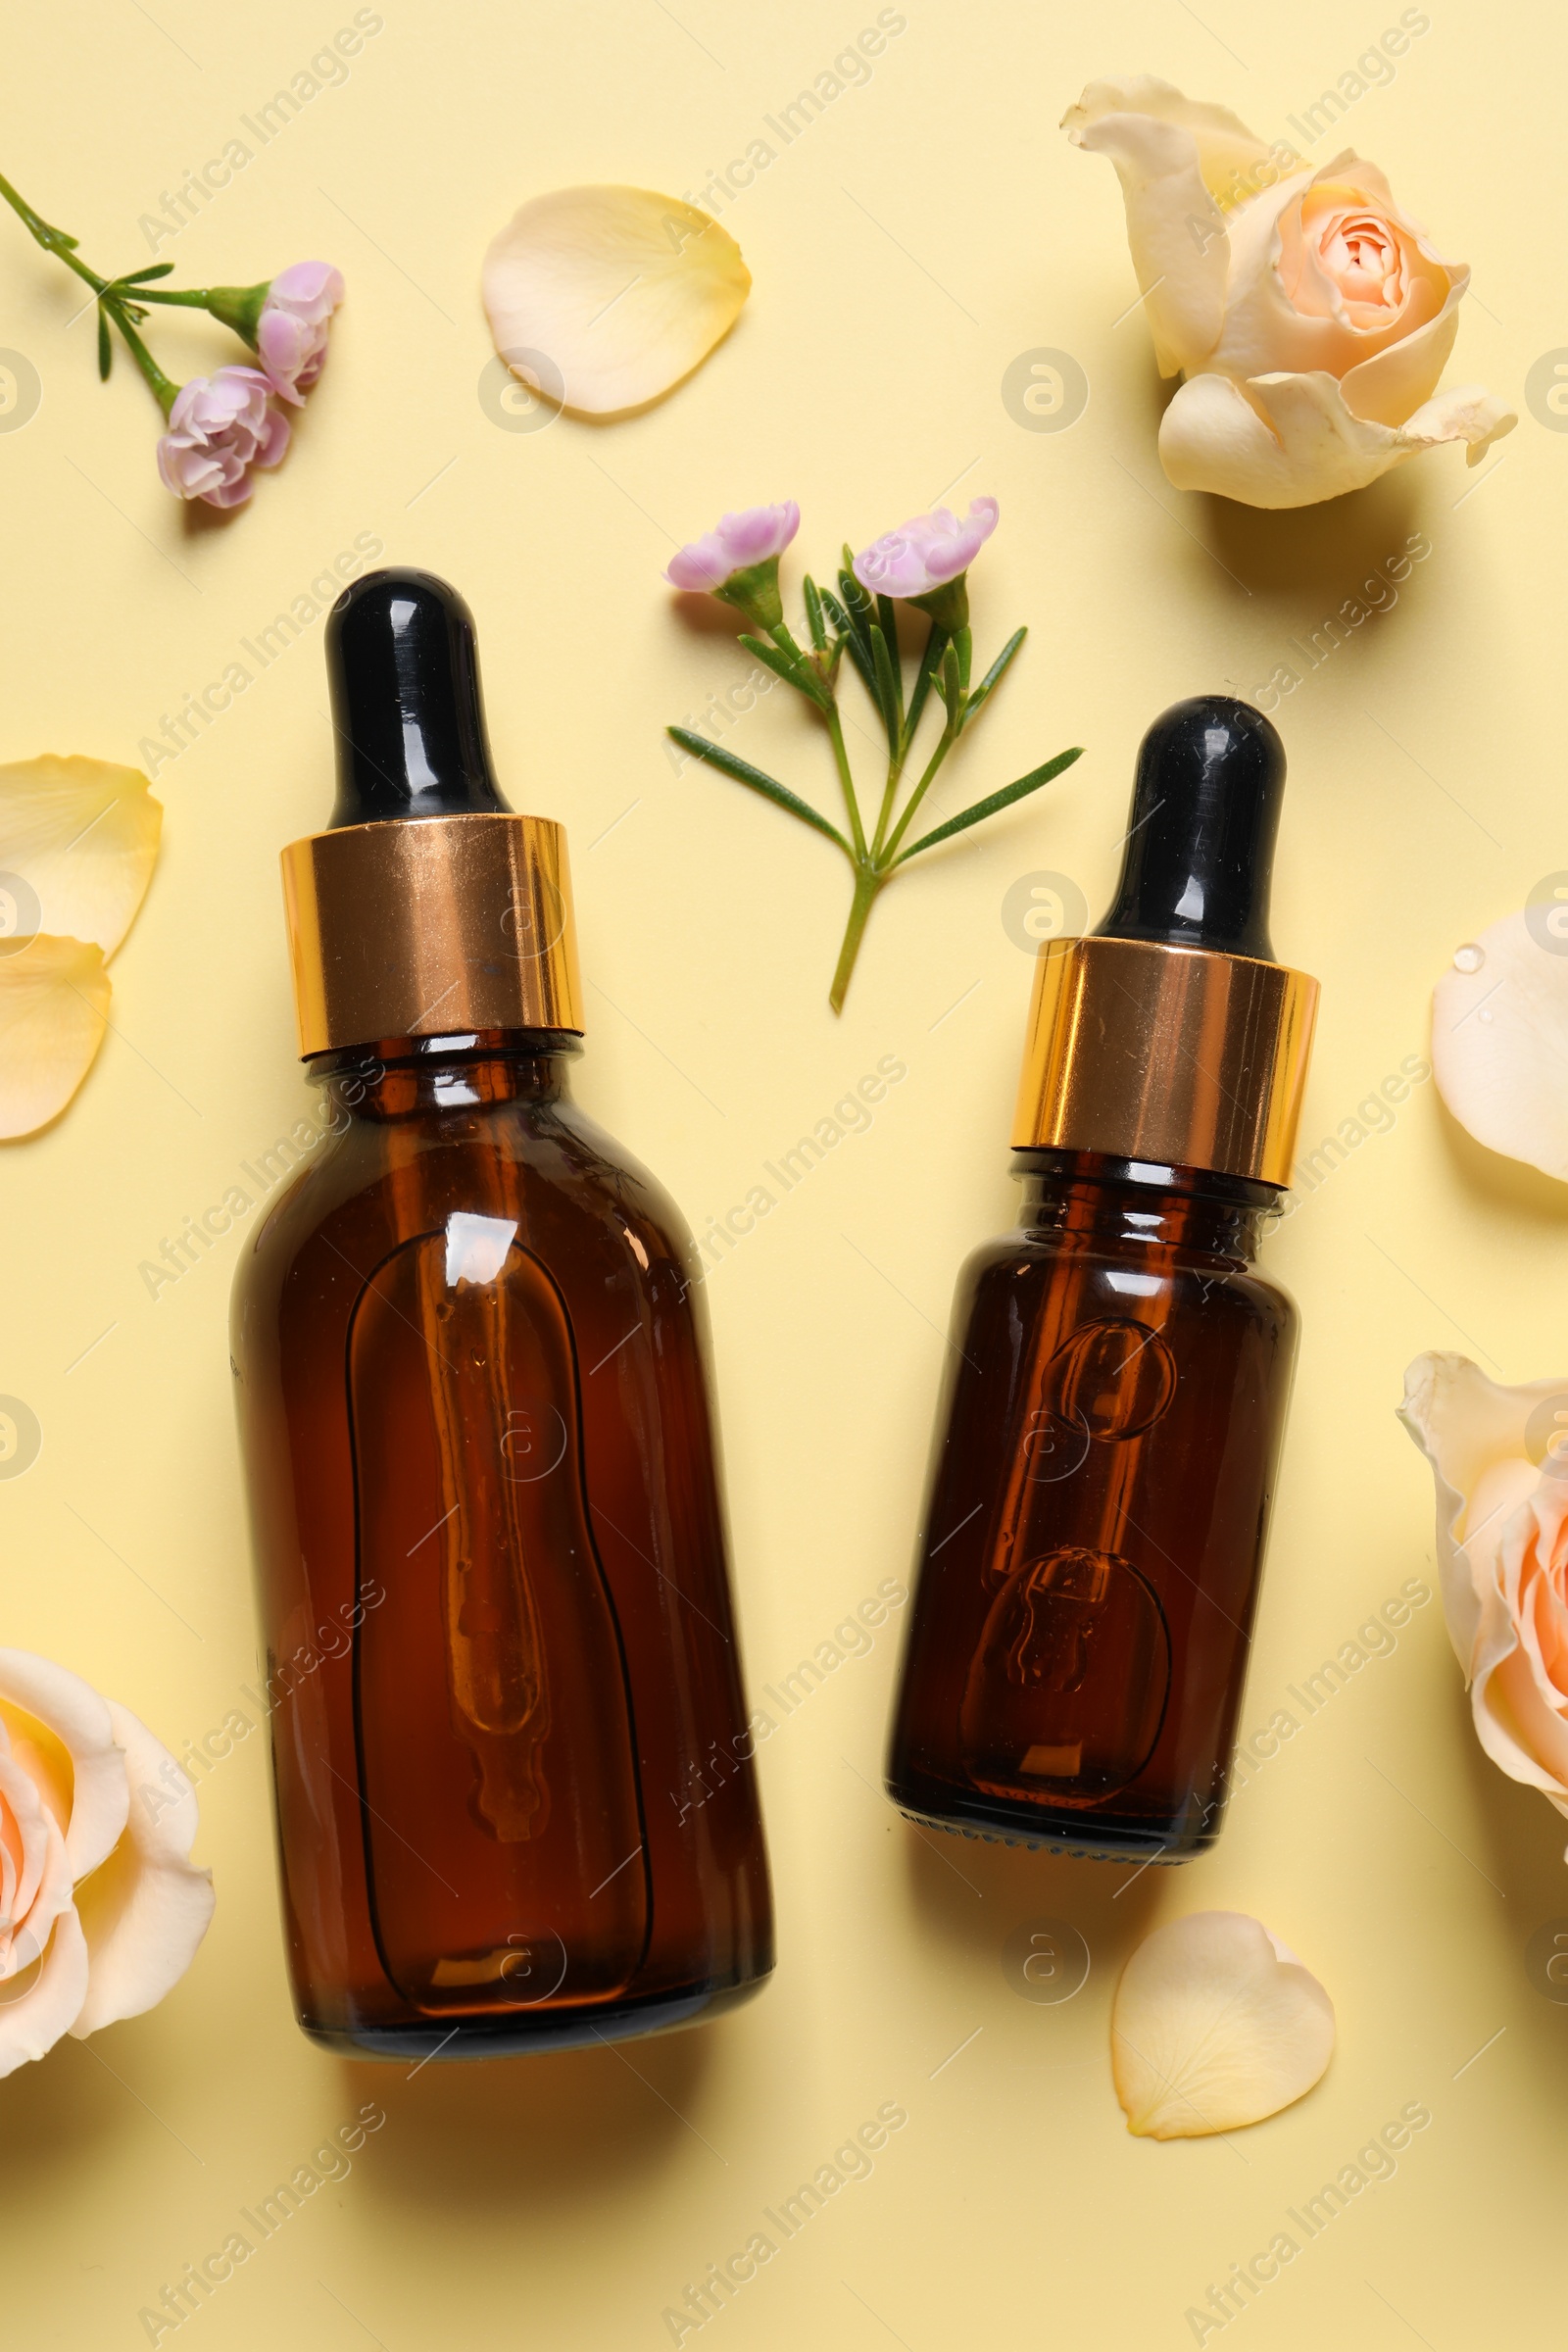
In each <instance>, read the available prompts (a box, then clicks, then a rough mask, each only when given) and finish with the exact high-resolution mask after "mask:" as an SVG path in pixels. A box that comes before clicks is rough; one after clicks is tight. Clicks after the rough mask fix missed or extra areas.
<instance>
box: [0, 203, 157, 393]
mask: <svg viewBox="0 0 1568 2352" xmlns="http://www.w3.org/2000/svg"><path fill="white" fill-rule="evenodd" d="M0 196H3V197H4V198H5V200H6V202H7V204H9V205H10V207H11V209H12V211H13V212H14V213H15V214H16V216H17V218H18V219H19V220H20V221H21V222H22V224H23V226H24V228H25V229H26V231H27V233H28V235H29V236H31V237H32V238H33V239H34V240H35V241H36V242H37V243H38V244H39V245H41V246H42V247H43V249H44V251H45V253H52V254H53V255H54V256H55V258H56V260H57V261H62V262H64V263H65V265H66V268H67V269H68V270H74V271H75V273H76V275H77V276H78V277H79V278H80V279H82V281H83V282H84V284H86V285H89V286H91V288H92V290H93V292H94V294H96V295H97V297H98V301H99V303H100V305H101V307H102V308H103V309H104V310H105V311H106V312H107V313H108V315H109V317H110V318H111V319H113V320H114V322H115V324H116V326H117V327H119V329H120V332H121V334H122V335H123V338H124V342H125V348H126V349H127V350H128V352H129V353H130V356H131V358H132V359H133V360H134V361H135V363H136V365H137V367H138V368H140V369H141V371H142V374H143V375H144V376H145V377H146V378H147V381H148V383H149V385H150V386H151V388H152V393H153V397H154V399H155V400H156V401H157V403H158V405H159V407H160V408H161V409H162V410H163V412H164V415H165V416H166V417H167V416H168V415H169V412H170V410H171V409H172V407H173V405H174V396H175V394H176V393H177V392H178V390H179V386H178V385H177V384H176V383H173V382H172V380H171V379H170V377H168V376H167V375H166V374H165V373H164V371H163V369H162V368H160V367H159V365H158V362H157V361H156V360H155V359H154V358H153V355H152V353H151V352H150V351H149V350H148V348H147V346H146V344H145V343H144V342H143V341H142V339H141V337H140V335H138V334H137V332H136V329H135V327H134V326H133V325H132V324H131V320H130V316H129V306H128V304H127V302H126V299H125V297H124V296H123V294H121V293H120V292H118V291H117V290H116V281H115V280H114V279H113V278H108V277H100V276H99V274H98V272H97V270H89V269H88V267H87V265H86V263H85V262H84V261H83V260H82V259H81V258H80V256H79V255H78V253H77V252H76V249H75V248H76V240H75V238H74V237H72V236H68V235H67V234H66V231H65V230H64V229H63V228H54V227H51V225H50V223H49V222H48V221H45V220H44V219H43V218H42V216H41V215H40V214H38V213H35V212H34V211H33V209H32V207H31V205H30V204H28V203H27V202H26V201H25V198H24V197H22V196H19V195H18V193H17V191H16V189H15V188H14V187H13V186H12V185H11V182H10V180H9V179H7V178H6V177H5V176H4V175H3V174H0Z"/></svg>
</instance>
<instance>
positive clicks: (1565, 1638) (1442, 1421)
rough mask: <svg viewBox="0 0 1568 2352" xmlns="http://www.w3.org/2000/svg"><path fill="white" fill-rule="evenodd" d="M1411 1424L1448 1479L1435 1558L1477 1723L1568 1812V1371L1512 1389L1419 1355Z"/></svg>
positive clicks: (1496, 1757) (1471, 1367)
mask: <svg viewBox="0 0 1568 2352" xmlns="http://www.w3.org/2000/svg"><path fill="white" fill-rule="evenodd" d="M1399 1419H1400V1420H1401V1421H1402V1422H1403V1423H1404V1426H1405V1428H1406V1429H1407V1430H1408V1431H1409V1433H1410V1435H1411V1437H1412V1438H1414V1440H1415V1442H1416V1444H1417V1445H1418V1446H1420V1448H1421V1450H1422V1452H1423V1453H1424V1454H1425V1455H1426V1457H1427V1460H1428V1461H1429V1462H1430V1463H1431V1464H1432V1472H1433V1476H1434V1478H1435V1479H1436V1481H1437V1489H1438V1567H1439V1572H1440V1576H1441V1580H1442V1586H1443V1607H1444V1613H1445V1615H1446V1618H1447V1621H1448V1634H1449V1637H1450V1639H1451V1641H1452V1642H1453V1646H1454V1649H1455V1650H1456V1651H1457V1653H1458V1658H1459V1663H1460V1665H1461V1666H1462V1667H1463V1668H1464V1671H1465V1680H1466V1682H1467V1683H1468V1684H1469V1687H1470V1705H1471V1709H1472V1711H1473V1713H1474V1716H1475V1725H1476V1734H1477V1737H1478V1738H1479V1739H1480V1741H1481V1744H1482V1746H1483V1747H1484V1748H1485V1749H1486V1751H1487V1753H1488V1755H1489V1756H1490V1757H1491V1758H1492V1760H1493V1762H1494V1763H1495V1764H1498V1765H1500V1766H1501V1768H1502V1770H1503V1771H1504V1772H1505V1773H1506V1774H1507V1775H1508V1777H1509V1779H1510V1780H1514V1781H1523V1782H1524V1783H1525V1785H1526V1786H1527V1787H1528V1788H1531V1789H1541V1790H1542V1792H1543V1794H1544V1795H1545V1796H1547V1797H1549V1798H1550V1800H1551V1802H1552V1803H1553V1804H1554V1805H1555V1806H1556V1808H1557V1810H1558V1812H1559V1813H1562V1814H1568V1381H1562V1380H1535V1381H1530V1382H1527V1383H1526V1384H1525V1386H1524V1387H1522V1388H1505V1387H1502V1386H1501V1385H1499V1383H1498V1382H1496V1381H1495V1380H1489V1379H1488V1377H1487V1375H1486V1373H1485V1372H1483V1371H1482V1370H1481V1369H1480V1367H1479V1366H1478V1365H1476V1364H1473V1363H1471V1361H1470V1360H1469V1358H1468V1356H1463V1355H1438V1354H1434V1355H1418V1356H1417V1357H1416V1360H1415V1362H1414V1363H1413V1364H1412V1365H1411V1366H1410V1368H1409V1370H1408V1371H1407V1372H1406V1374H1405V1376H1404V1402H1403V1403H1402V1404H1401V1405H1400V1407H1399Z"/></svg>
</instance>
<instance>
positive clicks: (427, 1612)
mask: <svg viewBox="0 0 1568 2352" xmlns="http://www.w3.org/2000/svg"><path fill="white" fill-rule="evenodd" d="M327 665H328V670H329V673H330V679H331V688H332V714H333V721H334V727H335V731H336V737H337V749H338V798H337V805H336V807H335V809H334V810H333V813H332V821H331V825H330V827H329V829H328V830H327V831H326V832H324V833H319V834H315V835H312V836H311V837H310V838H309V839H307V840H304V841H298V842H295V843H294V844H293V846H292V847H291V848H290V849H288V850H286V851H285V852H284V856H283V880H284V896H285V902H286V907H287V912H288V923H289V939H290V948H291V952H292V956H293V960H294V976H295V987H296V995H297V1000H298V1007H299V1020H300V1047H301V1053H302V1054H303V1056H304V1057H305V1059H306V1060H307V1061H308V1062H309V1064H310V1066H311V1069H312V1072H313V1075H315V1076H316V1077H318V1078H319V1080H320V1081H321V1083H322V1084H323V1086H324V1088H325V1090H326V1092H327V1094H328V1096H329V1098H330V1103H331V1119H330V1130H331V1131H330V1133H329V1136H328V1138H327V1140H326V1142H325V1143H324V1144H322V1145H321V1146H320V1147H319V1149H318V1150H317V1152H316V1153H315V1155H314V1157H313V1159H312V1160H311V1162H310V1164H309V1165H308V1166H307V1167H306V1168H304V1169H303V1170H302V1171H301V1172H300V1173H298V1174H297V1175H296V1177H295V1179H294V1181H293V1183H292V1185H291V1186H290V1188H289V1189H288V1191H287V1192H286V1193H284V1194H282V1195H280V1196H279V1197H278V1199H277V1201H275V1203H274V1204H273V1205H272V1206H271V1207H270V1209H269V1212H268V1214H267V1216H266V1218H265V1220H264V1221H263V1222H262V1224H261V1226H260V1228H259V1230H258V1232H257V1234H256V1236H255V1240H254V1243H253V1244H252V1246H251V1247H250V1248H249V1249H248V1250H247V1251H246V1254H245V1258H244V1261H243V1263H242V1265H241V1268H240V1271H239V1275H238V1278H237V1281H236V1284H235V1293H234V1307H233V1324H232V1331H233V1340H232V1346H233V1364H234V1372H235V1377H236V1381H237V1384H238V1387H237V1395H238V1401H239V1419H240V1430H241V1437H242V1441H243V1446H244V1451H245V1459H246V1467H247V1471H248V1477H249V1486H250V1495H251V1503H252V1515H253V1521H254V1528H255V1549H256V1559H257V1578H258V1590H259V1597H260V1609H261V1617H262V1624H263V1630H264V1634H265V1639H266V1644H267V1677H268V1683H267V1698H268V1706H269V1713H270V1730H271V1746H272V1757H273V1766H274V1781H275V1791H276V1801H277V1821H278V1834H279V1846H280V1859H281V1870H282V1881H283V1897H284V1911H285V1924H286V1931H287V1941H288V1953H289V1963H290V1968H291V1972H292V1976H293V1983H294V1991H295V1998H296V2004H297V2008H298V2014H299V2019H300V2023H301V2024H302V2025H303V2027H304V2028H305V2030H306V2032H307V2033H309V2034H313V2035H314V2036H316V2037H317V2038H318V2039H319V2040H321V2041H324V2042H327V2043H329V2044H331V2045H332V2046H334V2047H337V2048H341V2049H344V2050H347V2051H353V2052H358V2053H362V2054H363V2053H365V2052H369V2053H371V2054H374V2055H378V2056H383V2057H413V2058H417V2059H419V2058H423V2057H427V2056H435V2055H437V2054H439V2055H440V2056H441V2057H443V2058H459V2057H484V2056H489V2055H495V2054H504V2053H507V2052H510V2051H514V2050H521V2049H527V2048H536V2047H541V2046H548V2045H551V2044H557V2045H559V2044H561V2043H564V2042H573V2041H591V2040H594V2039H600V2040H610V2039H614V2038H617V2037H620V2036H624V2035H627V2034H646V2033H652V2032H655V2031H658V2030H660V2029H661V2028H664V2027H669V2026H675V2025H684V2024H690V2023H692V2022H694V2021H696V2020H697V2019H700V2018H709V2017H711V2016H713V2015H714V2014H715V2013H716V2012H717V2011H718V2010H719V2009H721V2008H722V2007H724V2006H726V2005H727V2004H729V2003H731V2002H733V2001H735V2000H736V1999H738V1998H739V1997H741V1996H742V1995H743V1994H744V1993H745V1992H746V1991H747V1990H749V1989H751V1988H754V1987H755V1986H756V1985H757V1984H758V1983H759V1981H760V1979H761V1978H762V1977H764V1976H765V1975H766V1973H767V1971H768V1969H769V1968H770V1967H771V1965H772V1950H773V1946H772V1914H771V1905H770V1897H769V1890H768V1878H767V1864H766V1858H765V1855H764V1852H763V1845H762V1832H761V1823H760V1816H759V1811H758V1798H757V1786H756V1775H755V1768H754V1766H753V1763H752V1760H751V1747H750V1740H749V1738H748V1733H747V1714H746V1708H745V1703H744V1699H743V1695H742V1685H741V1677H740V1666H739V1657H738V1650H737V1643H736V1637H735V1628H734V1623H733V1619H732V1614H731V1607H730V1593H729V1581H728V1571H727V1567H726V1561H725V1537H724V1525H723V1512H722V1506H721V1501H720V1495H719V1484H718V1474H717V1465H716V1440H715V1433H714V1428H713V1421H712V1414H711V1406H710V1402H709V1387H708V1372H707V1361H706V1336H705V1330H704V1321H703V1314H702V1294H701V1292H700V1291H694V1290H693V1288H692V1284H691V1277H690V1271H689V1269H690V1262H691V1245H690V1241H689V1237H688V1236H687V1233H686V1231H685V1228H684V1227H683V1225H682V1223H681V1221H680V1217H679V1215H678V1212H677V1211H676V1210H675V1208H674V1207H673V1205H672V1203H671V1202H670V1201H668V1200H667V1199H666V1198H665V1197H664V1195H663V1194H662V1192H661V1191H660V1189H659V1187H658V1186H657V1185H656V1184H655V1183H654V1182H653V1180H652V1178H651V1177H649V1176H648V1175H647V1174H646V1173H645V1172H644V1171H643V1170H642V1169H641V1168H639V1167H638V1166H637V1164H636V1162H635V1161H634V1160H632V1159H631V1158H630V1156H629V1155H628V1154H627V1153H625V1152H622V1151H621V1150H620V1149H619V1148H618V1147H617V1146H616V1145H615V1144H614V1143H613V1142H612V1141H611V1139H610V1138H609V1137H608V1136H606V1135H604V1134H603V1133H602V1132H601V1131H600V1130H599V1129H598V1128H597V1127H595V1126H594V1125H593V1123H592V1122H591V1121H590V1120H589V1119H587V1118H585V1117H584V1116H583V1114H582V1113H581V1111H579V1110H577V1109H576V1108H575V1107H574V1105H573V1103H572V1102H571V1098H570V1093H569V1088H568V1080H567V1071H568V1064H569V1061H570V1059H571V1057H572V1056H573V1055H574V1054H576V1053H577V1052H578V1050H579V1043H580V1034H581V1030H582V1026H583V1023H582V1015H581V1011H580V1008H579V1007H580V986H579V982H578V977H577V960H576V949H575V945H574V938H573V928H572V913H571V902H570V886H569V883H568V881H567V875H566V849H565V840H564V835H563V833H562V831H561V828H560V827H559V826H558V825H556V824H553V823H551V822H549V821H548V820H546V819H544V818H540V817H533V816H520V815H515V814H514V813H513V811H512V810H511V809H510V808H509V807H508V804H507V803H506V801H505V800H504V799H503V798H502V797H501V794H500V792H499V790H498V789H497V786H496V782H495V777H494V773H493V770H492V767H491V760H490V751H489V745H488V743H487V740H486V736H485V727H484V719H483V714H482V710H481V704H480V696H479V676H478V665H477V657H476V652H475V646H474V634H473V623H472V619H471V617H470V615H469V613H468V611H467V608H466V605H465V604H464V603H463V600H462V599H461V598H460V597H459V596H458V595H457V594H456V593H455V592H454V591H453V590H452V589H451V588H449V587H447V586H446V584H445V583H444V582H443V581H440V580H437V579H434V578H432V577H431V576H430V575H429V574H428V573H424V572H418V571H381V572H376V573H372V574H370V575H368V576H367V577H366V578H365V579H363V580H360V581H357V582H356V583H355V584H354V586H353V587H352V588H350V589H349V590H348V591H347V592H346V593H345V594H344V596H343V597H342V598H340V600H339V602H338V603H337V605H336V606H335V607H334V609H333V612H332V613H331V616H330V618H329V620H328V623H327Z"/></svg>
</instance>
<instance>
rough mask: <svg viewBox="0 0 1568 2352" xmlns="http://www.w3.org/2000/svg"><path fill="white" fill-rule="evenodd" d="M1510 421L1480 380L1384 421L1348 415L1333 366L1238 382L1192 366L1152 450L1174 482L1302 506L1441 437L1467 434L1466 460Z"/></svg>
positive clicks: (1358, 485)
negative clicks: (1395, 420)
mask: <svg viewBox="0 0 1568 2352" xmlns="http://www.w3.org/2000/svg"><path fill="white" fill-rule="evenodd" d="M1518 421H1519V419H1518V417H1515V416H1514V415H1513V413H1512V412H1511V411H1510V410H1509V409H1508V408H1507V407H1506V406H1505V405H1504V404H1503V402H1501V401H1500V400H1498V399H1497V398H1496V397H1495V394H1493V393H1491V392H1488V391H1486V390H1484V389H1483V387H1482V386H1481V385H1479V384H1465V385H1461V386H1459V387H1458V388H1457V389H1455V390H1454V391H1451V392H1440V393H1439V394H1438V396H1437V398H1436V399H1435V400H1429V401H1428V402H1427V403H1426V405H1425V407H1424V408H1420V409H1417V411H1416V413H1415V415H1414V416H1413V417H1410V418H1409V420H1408V422H1406V423H1404V424H1401V425H1398V426H1391V425H1387V424H1377V423H1373V422H1371V421H1370V420H1369V419H1367V418H1365V417H1356V416H1353V415H1352V414H1351V412H1350V410H1349V408H1348V405H1347V403H1346V398H1345V394H1344V392H1343V390H1342V389H1341V387H1340V385H1339V384H1338V383H1337V382H1336V380H1335V378H1334V377H1333V376H1332V375H1323V374H1312V375H1259V376H1253V377H1252V378H1251V379H1250V382H1249V383H1248V384H1247V385H1246V387H1245V389H1244V388H1243V387H1242V386H1241V385H1238V384H1235V383H1233V382H1232V380H1231V378H1230V377H1229V376H1228V375H1208V374H1204V375H1194V376H1190V377H1189V378H1188V380H1187V382H1186V383H1185V384H1183V385H1182V386H1181V388H1180V390H1179V391H1178V392H1177V394H1176V396H1175V398H1174V399H1173V400H1172V402H1171V403H1170V406H1169V407H1168V408H1167V409H1166V411H1165V414H1164V416H1163V417H1162V418H1161V419H1160V427H1159V457H1160V464H1161V465H1162V466H1164V468H1165V472H1166V474H1167V475H1168V477H1169V479H1170V480H1171V481H1172V482H1174V484H1175V485H1176V488H1177V489H1178V490H1207V491H1212V492H1214V493H1216V494H1217V495H1218V496H1219V497H1221V498H1234V499H1238V500H1240V501H1241V502H1242V503H1243V504H1244V505H1246V506H1250V507H1275V508H1278V507H1305V506H1311V505H1314V504H1315V503H1316V502H1317V501H1318V500H1319V499H1325V498H1339V497H1341V496H1342V495H1343V493H1344V492H1346V491H1347V490H1361V489H1364V488H1365V487H1366V484H1367V483H1368V482H1375V481H1376V480H1377V478H1378V476H1379V475H1380V474H1383V473H1387V472H1388V471H1389V469H1390V467H1391V466H1398V465H1402V464H1403V462H1404V460H1405V459H1407V458H1413V457H1416V456H1418V455H1419V454H1420V453H1421V452H1422V451H1423V450H1428V449H1436V448H1438V447H1439V446H1440V445H1441V444H1442V443H1443V442H1445V441H1462V442H1465V443H1467V444H1468V459H1469V463H1470V464H1471V465H1472V466H1473V465H1475V464H1476V462H1477V461H1478V459H1479V458H1480V457H1481V456H1482V454H1483V453H1484V452H1485V451H1486V450H1487V449H1488V448H1489V447H1490V446H1491V444H1492V442H1494V441H1495V440H1496V439H1498V438H1499V437H1500V436H1501V435H1502V434H1504V433H1507V432H1511V431H1512V430H1513V427H1514V426H1515V425H1516V424H1517V423H1518Z"/></svg>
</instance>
